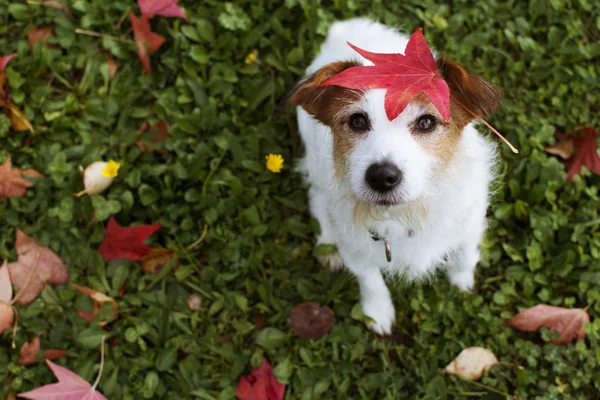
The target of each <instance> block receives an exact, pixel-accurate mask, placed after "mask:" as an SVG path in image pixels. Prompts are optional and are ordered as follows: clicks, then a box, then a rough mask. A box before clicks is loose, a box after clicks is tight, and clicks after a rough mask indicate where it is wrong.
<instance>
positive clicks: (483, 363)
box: [442, 347, 498, 381]
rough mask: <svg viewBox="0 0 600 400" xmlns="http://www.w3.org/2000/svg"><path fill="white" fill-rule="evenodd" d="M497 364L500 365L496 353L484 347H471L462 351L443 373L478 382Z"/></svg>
mask: <svg viewBox="0 0 600 400" xmlns="http://www.w3.org/2000/svg"><path fill="white" fill-rule="evenodd" d="M496 364H498V359H497V358H496V356H495V355H494V353H492V352H491V351H489V350H488V349H484V348H483V347H469V348H467V349H464V350H463V351H461V352H460V354H459V355H458V356H457V357H456V358H455V359H454V360H452V362H451V363H450V364H448V365H447V366H446V368H444V369H443V370H442V373H443V374H451V375H456V376H460V377H461V378H464V379H468V380H470V381H476V380H478V379H480V378H481V377H482V376H483V374H484V373H485V372H488V371H489V370H490V369H492V367H493V366H494V365H496Z"/></svg>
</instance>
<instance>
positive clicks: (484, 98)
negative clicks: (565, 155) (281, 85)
mask: <svg viewBox="0 0 600 400" xmlns="http://www.w3.org/2000/svg"><path fill="white" fill-rule="evenodd" d="M436 64H437V69H438V72H439V74H440V76H442V77H443V78H444V79H445V81H446V82H447V84H448V86H449V88H450V94H451V100H450V113H451V119H450V121H449V122H445V121H444V119H443V118H442V116H441V115H440V113H439V112H438V110H437V108H436V107H435V106H434V105H433V103H432V102H431V100H430V99H429V97H427V96H426V95H424V94H420V95H418V96H416V97H415V98H414V99H413V100H412V101H411V102H410V103H409V105H408V106H407V107H406V108H405V109H404V111H403V112H402V113H401V114H400V115H399V116H398V117H397V118H395V119H394V120H393V121H390V120H388V118H387V115H386V113H385V109H384V97H385V89H369V90H365V91H358V90H352V89H348V88H344V87H341V86H321V84H322V83H323V82H324V81H325V80H327V79H329V78H331V77H332V76H334V75H336V74H338V73H340V72H342V71H343V70H345V69H347V68H350V67H352V66H355V65H359V64H357V63H355V62H335V63H331V64H329V65H326V66H324V67H322V68H321V69H319V70H318V71H317V72H315V73H313V74H312V75H310V76H308V77H307V78H305V79H304V80H302V81H301V82H299V83H298V84H297V85H296V86H295V87H294V88H293V89H292V91H291V93H290V97H289V98H290V101H291V102H292V103H293V104H295V105H297V106H301V107H302V108H303V109H304V110H306V111H307V112H308V113H309V114H311V115H312V116H313V117H314V118H316V119H317V120H318V121H320V122H321V123H322V124H325V125H327V126H329V127H330V128H331V131H332V133H333V159H334V164H335V170H336V176H337V178H338V179H340V180H342V181H343V182H344V183H346V184H348V185H349V186H350V188H351V189H352V192H353V193H354V195H355V196H356V198H357V199H358V200H360V201H362V202H367V203H369V204H372V205H382V206H390V205H396V204H402V203H408V202H411V201H413V200H416V199H419V198H421V197H422V196H423V195H424V194H425V193H426V191H427V189H428V188H431V187H432V186H434V185H436V180H437V179H438V178H439V176H440V173H441V172H442V171H443V169H444V167H445V166H446V165H447V164H448V162H449V161H450V160H451V159H452V156H453V153H454V152H455V150H456V146H457V143H458V140H459V138H460V134H461V132H462V130H463V128H464V127H465V126H466V125H467V124H468V123H469V122H470V121H471V120H472V119H473V118H474V117H473V115H472V114H471V113H470V112H468V111H467V110H465V108H463V106H465V107H467V108H468V109H469V110H471V111H472V112H474V113H475V114H478V115H480V116H486V115H489V114H490V113H491V112H493V111H494V109H495V108H496V107H497V106H498V104H499V102H500V99H501V95H500V92H499V91H498V90H497V89H496V88H495V87H494V86H493V85H492V84H491V83H489V82H487V81H486V80H484V79H483V78H481V77H480V76H477V75H475V74H473V73H471V72H469V71H467V70H466V69H465V68H463V67H462V66H460V65H458V64H457V63H455V62H453V61H450V60H446V59H438V61H437V62H436ZM461 105H462V106H461Z"/></svg>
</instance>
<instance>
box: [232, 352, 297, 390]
mask: <svg viewBox="0 0 600 400" xmlns="http://www.w3.org/2000/svg"><path fill="white" fill-rule="evenodd" d="M284 392H285V385H284V384H282V383H279V382H278V381H277V379H276V378H275V376H274V375H273V367H272V366H271V364H269V362H268V361H267V359H266V358H263V361H262V363H261V364H260V367H258V368H256V369H254V370H253V371H252V373H251V374H250V375H247V376H242V377H241V378H240V381H239V382H238V385H237V388H236V390H235V395H236V397H237V398H238V399H240V400H281V399H283V394H284Z"/></svg>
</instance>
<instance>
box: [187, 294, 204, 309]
mask: <svg viewBox="0 0 600 400" xmlns="http://www.w3.org/2000/svg"><path fill="white" fill-rule="evenodd" d="M187 302H188V306H189V307H190V310H192V311H198V310H200V307H201V306H202V297H200V296H198V295H197V294H196V293H194V294H190V296H189V297H188V299H187Z"/></svg>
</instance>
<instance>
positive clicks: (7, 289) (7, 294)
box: [0, 260, 15, 334]
mask: <svg viewBox="0 0 600 400" xmlns="http://www.w3.org/2000/svg"><path fill="white" fill-rule="evenodd" d="M12 296H13V291H12V284H11V282H10V274H9V273H8V266H7V264H6V260H4V263H2V266H1V267H0V334H2V332H4V331H5V330H6V329H10V328H11V327H12V325H13V322H14V319H15V312H14V311H13V309H12V304H11V300H12Z"/></svg>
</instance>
